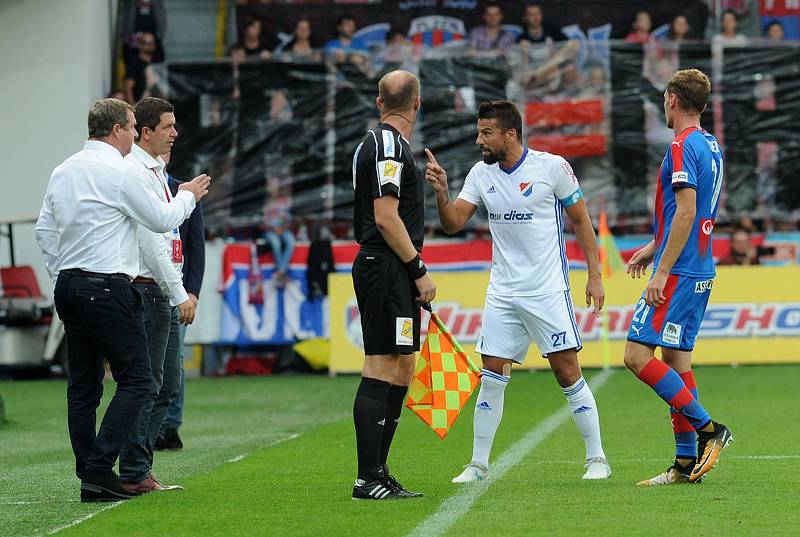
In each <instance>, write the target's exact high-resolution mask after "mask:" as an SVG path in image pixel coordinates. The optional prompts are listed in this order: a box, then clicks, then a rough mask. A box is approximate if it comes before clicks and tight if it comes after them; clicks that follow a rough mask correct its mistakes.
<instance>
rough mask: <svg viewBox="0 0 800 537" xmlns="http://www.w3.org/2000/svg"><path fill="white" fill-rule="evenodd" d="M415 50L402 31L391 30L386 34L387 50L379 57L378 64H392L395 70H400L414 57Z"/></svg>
mask: <svg viewBox="0 0 800 537" xmlns="http://www.w3.org/2000/svg"><path fill="white" fill-rule="evenodd" d="M413 51H414V48H413V46H412V44H411V41H409V39H408V38H407V37H406V34H404V33H403V32H402V31H400V30H398V29H397V28H391V29H390V30H389V31H388V32H386V48H385V49H383V50H382V51H381V52H380V53H379V54H378V57H377V60H378V62H377V63H378V64H379V65H380V66H385V65H386V64H390V65H392V66H394V67H393V68H395V69H399V68H401V66H402V65H403V64H404V63H405V62H406V61H408V60H409V59H410V58H411V56H412V55H413Z"/></svg>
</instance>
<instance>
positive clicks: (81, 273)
mask: <svg viewBox="0 0 800 537" xmlns="http://www.w3.org/2000/svg"><path fill="white" fill-rule="evenodd" d="M59 274H66V275H68V276H78V277H80V278H102V279H104V280H125V281H126V282H128V283H131V277H130V276H128V275H127V274H123V273H121V272H114V273H112V274H106V273H103V272H90V271H88V270H81V269H67V270H62V271H60V272H59Z"/></svg>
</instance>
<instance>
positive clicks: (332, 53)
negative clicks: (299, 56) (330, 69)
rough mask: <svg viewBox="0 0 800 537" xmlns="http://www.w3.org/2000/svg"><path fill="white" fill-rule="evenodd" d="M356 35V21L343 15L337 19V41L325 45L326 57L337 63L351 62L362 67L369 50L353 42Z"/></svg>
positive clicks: (330, 41) (347, 15) (332, 40)
mask: <svg viewBox="0 0 800 537" xmlns="http://www.w3.org/2000/svg"><path fill="white" fill-rule="evenodd" d="M355 33H356V19H355V18H353V16H352V15H349V14H346V13H345V14H343V15H341V16H339V18H338V19H336V39H331V40H329V41H328V42H327V43H325V55H326V56H327V57H328V58H330V59H332V60H333V61H334V62H335V63H345V62H351V63H355V64H356V65H362V64H364V63H365V62H366V59H367V53H368V50H367V49H366V47H364V45H363V44H361V43H358V42H355V41H353V34H355Z"/></svg>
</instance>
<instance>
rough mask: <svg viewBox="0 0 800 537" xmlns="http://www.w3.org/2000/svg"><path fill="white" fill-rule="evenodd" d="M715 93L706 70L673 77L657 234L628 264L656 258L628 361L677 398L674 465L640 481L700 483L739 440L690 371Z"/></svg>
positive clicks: (708, 203)
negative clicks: (705, 121) (703, 117)
mask: <svg viewBox="0 0 800 537" xmlns="http://www.w3.org/2000/svg"><path fill="white" fill-rule="evenodd" d="M710 93H711V82H710V81H709V79H708V77H707V76H706V75H705V74H704V73H702V72H701V71H698V70H697V69H684V70H681V71H677V72H676V73H675V74H674V75H672V78H671V79H670V81H669V82H668V83H667V89H666V91H664V114H665V116H666V120H667V127H669V128H670V129H673V131H674V132H675V139H674V140H673V141H672V143H671V144H670V147H669V149H668V150H667V154H666V156H665V157H664V160H663V162H662V163H661V168H660V170H659V174H658V185H657V187H656V202H655V238H654V239H653V240H652V241H650V243H649V244H648V245H647V246H645V247H644V248H642V249H641V250H639V251H638V252H636V253H635V254H634V255H633V257H631V259H630V261H629V262H628V272H629V273H630V274H631V276H632V277H634V278H639V277H641V276H642V275H643V274H644V272H645V269H646V267H647V265H649V264H650V262H653V273H652V276H651V278H650V282H649V283H648V285H647V288H646V289H645V290H644V292H643V293H642V297H641V299H640V300H639V302H638V303H637V305H636V310H635V312H634V316H633V321H632V323H631V327H630V329H629V331H628V341H627V344H626V346H625V365H626V366H627V367H628V369H630V370H631V371H632V372H633V373H634V374H636V376H637V377H638V378H639V379H640V380H642V381H643V382H644V383H645V384H647V385H648V386H650V387H651V388H652V389H653V390H654V391H655V392H656V393H657V394H658V396H659V397H661V398H662V399H663V400H664V401H665V402H666V403H667V404H668V405H670V412H671V416H672V428H673V432H674V433H675V462H674V463H673V465H672V466H670V467H669V468H668V469H667V470H666V471H665V472H664V473H662V474H659V475H657V476H655V477H653V478H651V479H647V480H644V481H641V482H639V485H647V486H649V485H672V484H681V483H695V482H698V481H699V480H700V478H701V477H702V476H703V475H704V474H705V473H706V472H708V471H709V470H711V468H712V467H713V466H714V464H715V463H716V461H717V458H718V457H719V454H720V452H722V450H723V449H725V447H726V446H727V445H728V444H729V443H730V442H731V441H732V440H733V436H732V435H731V432H730V430H729V429H728V428H727V427H725V426H724V425H722V424H721V423H717V422H715V421H713V420H712V419H711V417H710V416H709V414H708V412H706V410H705V409H704V408H703V406H702V405H701V404H700V402H699V401H698V399H697V387H696V384H695V379H694V374H693V373H692V369H691V368H692V349H693V348H694V343H695V338H696V337H697V331H698V330H699V328H700V322H701V321H702V320H703V314H704V313H705V310H706V305H707V304H708V298H709V295H710V294H711V287H712V284H713V282H714V276H715V275H716V271H715V269H714V260H713V258H712V256H711V230H712V229H713V228H714V219H715V218H716V215H717V206H718V205H719V195H720V192H721V190H722V151H721V150H720V147H719V144H718V143H717V140H716V138H714V136H713V135H711V134H709V133H708V132H706V131H704V130H703V129H702V128H701V127H700V114H702V112H703V110H705V108H706V103H707V102H708V97H709V94H710ZM656 347H661V360H659V359H657V358H655V356H654V351H655V348H656Z"/></svg>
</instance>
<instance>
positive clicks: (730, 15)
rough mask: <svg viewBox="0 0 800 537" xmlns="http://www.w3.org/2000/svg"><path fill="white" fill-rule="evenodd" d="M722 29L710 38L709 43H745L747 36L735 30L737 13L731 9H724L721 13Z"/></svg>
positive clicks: (721, 44) (715, 44)
mask: <svg viewBox="0 0 800 537" xmlns="http://www.w3.org/2000/svg"><path fill="white" fill-rule="evenodd" d="M721 26H722V31H721V32H720V33H718V34H716V35H714V37H712V38H711V44H712V45H714V46H715V47H725V46H731V45H739V46H741V45H746V44H747V38H746V37H745V36H743V35H742V34H740V33H738V32H737V29H738V26H739V15H738V14H737V13H736V12H735V11H734V10H732V9H726V10H725V12H724V13H723V14H722V24H721Z"/></svg>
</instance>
